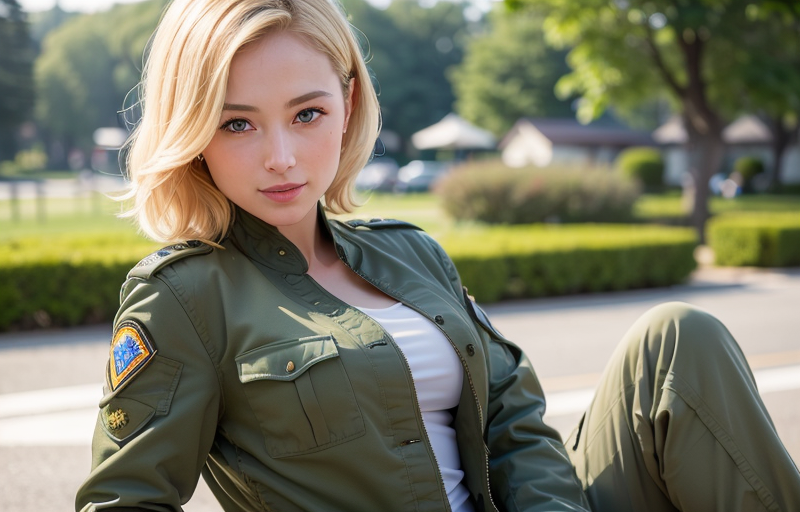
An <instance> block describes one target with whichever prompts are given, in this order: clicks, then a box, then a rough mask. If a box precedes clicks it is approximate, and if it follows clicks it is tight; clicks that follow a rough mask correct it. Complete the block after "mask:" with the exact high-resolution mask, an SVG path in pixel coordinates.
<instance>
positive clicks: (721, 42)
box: [507, 0, 800, 237]
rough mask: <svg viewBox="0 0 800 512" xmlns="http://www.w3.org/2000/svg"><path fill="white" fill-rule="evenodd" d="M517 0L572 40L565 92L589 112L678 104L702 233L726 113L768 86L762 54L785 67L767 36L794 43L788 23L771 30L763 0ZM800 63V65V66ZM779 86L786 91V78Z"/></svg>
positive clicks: (551, 33)
mask: <svg viewBox="0 0 800 512" xmlns="http://www.w3.org/2000/svg"><path fill="white" fill-rule="evenodd" d="M507 1H508V2H509V3H514V4H518V5H519V4H521V5H522V6H526V5H527V4H531V5H533V4H535V5H536V6H537V7H540V6H544V8H546V9H547V13H548V14H547V18H546V20H545V24H544V28H545V31H546V34H547V37H548V40H549V41H550V42H551V44H553V45H555V46H557V47H561V48H571V49H570V51H569V54H568V62H569V64H570V67H571V68H572V69H573V71H572V73H570V74H569V75H567V76H565V77H564V78H563V79H562V80H560V81H559V83H558V85H557V89H558V92H559V93H560V94H562V95H564V96H566V95H571V94H577V95H580V98H581V99H580V102H579V108H578V116H579V118H580V119H582V120H584V121H587V120H590V119H593V118H595V117H597V116H598V115H600V114H601V113H602V112H603V111H604V110H605V109H606V108H608V107H609V106H610V105H614V107H615V109H616V110H624V109H626V108H633V107H635V106H637V105H640V104H642V103H643V102H644V101H647V100H649V99H651V98H652V97H653V96H654V95H661V96H664V97H667V98H669V99H670V101H671V102H672V103H673V105H675V107H676V109H677V110H678V111H679V112H680V114H681V117H682V119H683V123H684V126H685V128H686V130H687V134H688V136H689V143H688V145H687V149H688V150H689V155H690V168H689V169H688V170H689V172H690V175H691V177H692V181H693V187H691V188H690V189H687V190H691V191H692V192H693V201H692V204H693V212H692V219H693V223H694V225H695V227H697V229H698V230H699V232H700V234H701V237H702V233H703V226H704V224H705V220H706V219H707V218H708V205H707V197H708V192H709V191H708V179H709V177H710V176H711V175H712V174H714V173H715V172H717V170H718V168H719V165H720V163H721V160H722V156H723V152H724V144H723V141H722V130H723V128H724V126H725V122H726V121H727V120H728V119H730V117H731V116H732V115H733V114H734V113H735V112H737V111H740V110H741V107H742V105H743V103H744V99H745V98H743V97H742V96H741V91H742V90H743V89H747V90H748V91H752V90H753V88H754V87H756V88H759V89H758V90H760V91H764V90H765V89H761V88H760V87H761V85H760V83H758V82H753V81H751V80H747V81H746V80H745V77H746V76H749V74H751V73H758V72H757V71H756V70H755V68H756V64H758V65H762V66H768V67H769V70H770V72H771V73H772V74H773V75H774V74H780V73H781V72H782V70H781V69H780V68H781V66H782V65H781V64H780V59H775V60H771V59H765V58H764V57H766V56H767V54H769V53H770V52H773V51H775V50H776V49H777V48H778V47H775V48H769V47H768V46H766V45H765V43H764V42H763V40H766V39H773V43H771V44H778V45H782V44H787V42H788V39H787V38H789V37H790V35H789V34H788V32H787V31H785V30H778V31H777V32H775V33H773V34H770V35H769V37H766V36H764V32H763V31H770V30H776V26H775V25H769V24H766V23H765V21H764V19H763V18H762V17H760V16H754V15H753V12H754V9H756V10H758V5H760V4H757V3H756V2H754V1H752V0H714V1H711V0H703V1H696V2H682V3H680V4H676V3H675V2H674V1H672V0H669V1H668V0H615V1H608V0H541V1H538V0H537V1H536V2H534V0H507ZM754 6H755V7H754ZM776 41H777V42H776ZM754 55H755V56H756V57H755V58H754V57H753V56H754ZM761 72H763V70H762V71H761ZM792 72H793V73H797V72H800V69H798V68H797V67H796V66H795V69H794V70H793V71H792ZM737 91H739V94H738V95H737V94H736V92H737ZM773 91H778V92H777V94H785V92H786V88H785V87H783V88H782V87H780V86H778V87H775V88H774V89H773ZM748 94H750V92H748ZM759 94H760V93H759ZM768 94H775V93H774V92H773V93H768ZM750 97H751V98H755V97H756V95H752V94H751V95H750Z"/></svg>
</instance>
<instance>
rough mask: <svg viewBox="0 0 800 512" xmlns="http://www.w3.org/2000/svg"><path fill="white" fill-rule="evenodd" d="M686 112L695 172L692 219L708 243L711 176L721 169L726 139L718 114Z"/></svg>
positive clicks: (691, 172)
mask: <svg viewBox="0 0 800 512" xmlns="http://www.w3.org/2000/svg"><path fill="white" fill-rule="evenodd" d="M689 119H691V116H688V115H684V126H685V127H686V132H687V134H688V137H689V141H688V144H687V150H688V152H689V175H690V176H691V189H690V192H689V193H690V194H691V198H690V201H689V204H691V207H692V211H691V214H690V221H691V225H692V227H694V228H695V230H696V231H697V237H698V239H699V241H700V243H701V244H704V243H705V240H706V237H705V227H706V221H707V220H708V218H709V217H710V212H709V208H708V197H709V193H710V187H709V180H710V179H711V177H712V176H713V175H714V174H716V173H717V171H718V170H719V167H720V165H721V164H722V159H723V157H724V155H725V143H724V142H723V141H722V124H721V123H720V122H719V121H718V118H717V117H716V116H714V115H712V116H711V119H702V118H699V119H698V118H697V117H694V118H693V121H694V122H692V121H690V120H689Z"/></svg>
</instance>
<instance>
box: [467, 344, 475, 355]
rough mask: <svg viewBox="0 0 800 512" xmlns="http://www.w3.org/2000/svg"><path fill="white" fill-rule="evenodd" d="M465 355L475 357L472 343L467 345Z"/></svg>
mask: <svg viewBox="0 0 800 512" xmlns="http://www.w3.org/2000/svg"><path fill="white" fill-rule="evenodd" d="M467 354H469V355H471V356H474V355H475V346H474V345H473V344H472V343H470V344H469V345H467Z"/></svg>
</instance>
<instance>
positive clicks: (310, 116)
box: [296, 108, 322, 124]
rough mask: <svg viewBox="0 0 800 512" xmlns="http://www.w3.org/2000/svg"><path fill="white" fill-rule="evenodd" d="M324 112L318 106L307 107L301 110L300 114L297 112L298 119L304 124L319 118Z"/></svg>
mask: <svg viewBox="0 0 800 512" xmlns="http://www.w3.org/2000/svg"><path fill="white" fill-rule="evenodd" d="M321 114H322V112H321V111H320V110H319V109H316V108H307V109H305V110H301V111H300V113H299V114H297V117H296V119H297V120H298V121H300V122H301V123H303V124H308V123H310V122H312V121H314V120H315V119H317V118H318V117H319V116H320V115H321Z"/></svg>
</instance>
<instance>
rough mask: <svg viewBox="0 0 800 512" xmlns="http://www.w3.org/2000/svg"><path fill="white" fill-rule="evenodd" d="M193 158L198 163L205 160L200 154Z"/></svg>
mask: <svg viewBox="0 0 800 512" xmlns="http://www.w3.org/2000/svg"><path fill="white" fill-rule="evenodd" d="M195 158H196V159H197V161H198V162H202V161H203V160H205V158H203V155H202V153H201V154H199V155H197V156H196V157H195Z"/></svg>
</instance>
